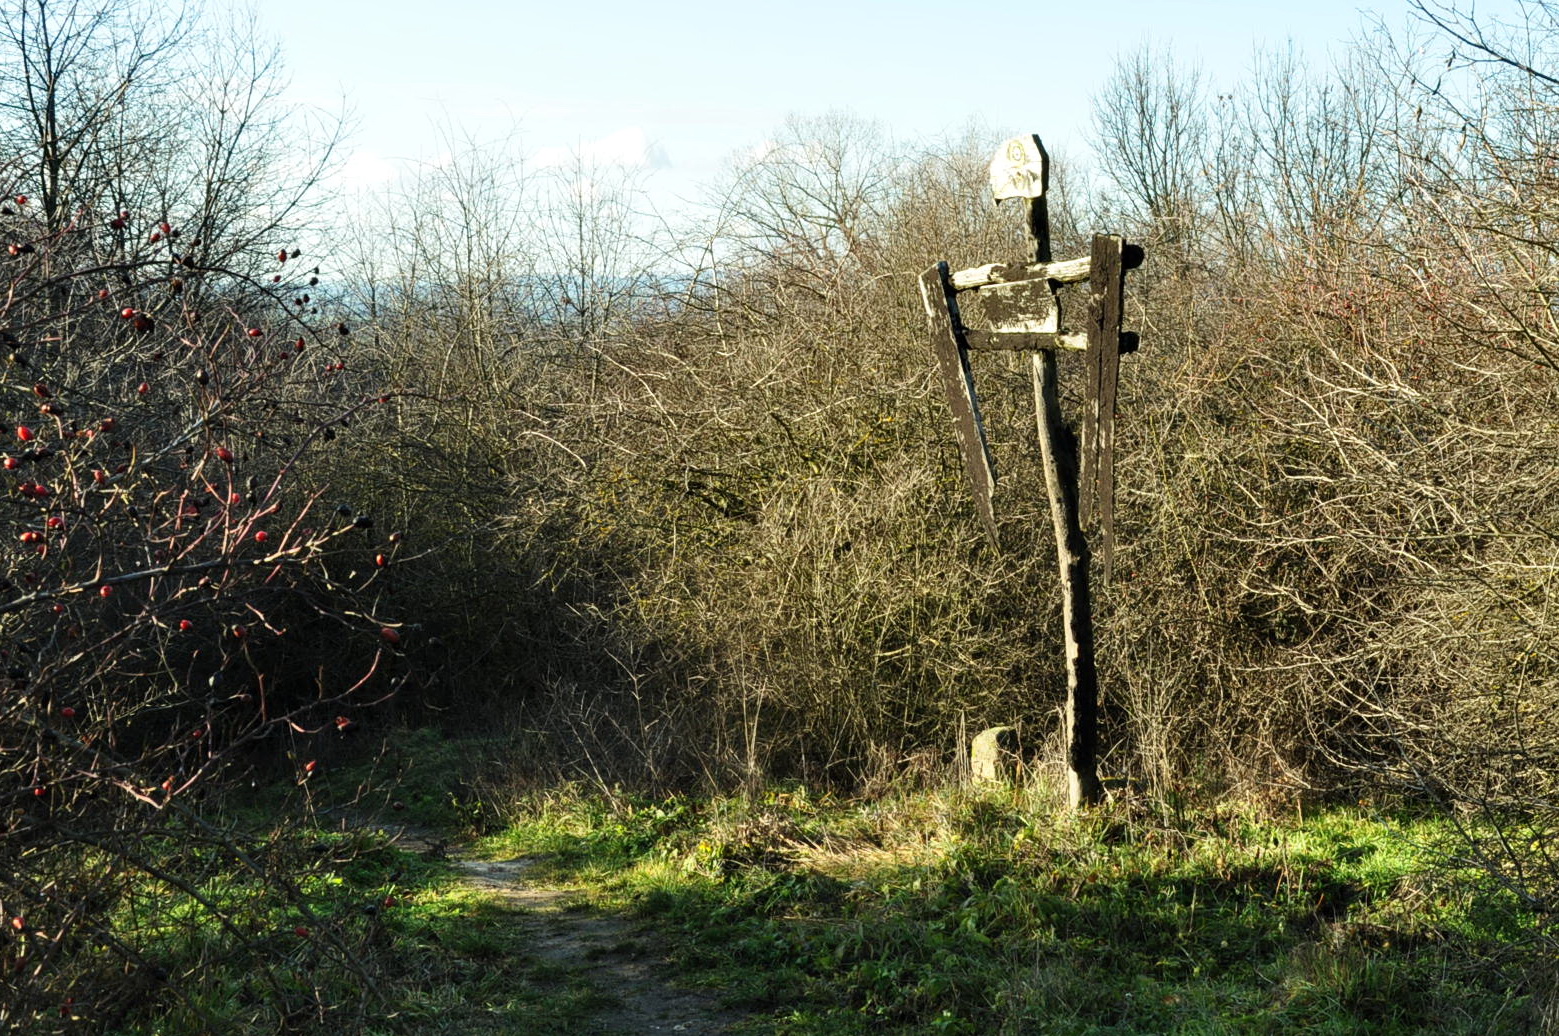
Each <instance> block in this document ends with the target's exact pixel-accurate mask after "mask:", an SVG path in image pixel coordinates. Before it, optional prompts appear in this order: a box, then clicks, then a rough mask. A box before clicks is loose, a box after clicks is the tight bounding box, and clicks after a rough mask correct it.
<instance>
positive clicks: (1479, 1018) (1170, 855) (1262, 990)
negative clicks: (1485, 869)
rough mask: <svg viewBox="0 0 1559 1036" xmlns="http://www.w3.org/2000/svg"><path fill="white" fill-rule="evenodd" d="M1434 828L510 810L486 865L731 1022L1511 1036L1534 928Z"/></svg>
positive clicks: (968, 815) (563, 801)
mask: <svg viewBox="0 0 1559 1036" xmlns="http://www.w3.org/2000/svg"><path fill="white" fill-rule="evenodd" d="M1447 834H1448V829H1447V827H1446V826H1445V825H1443V824H1442V823H1439V822H1437V821H1435V820H1433V819H1431V818H1408V817H1401V818H1391V817H1382V816H1371V815H1368V814H1365V813H1362V812H1360V811H1357V810H1341V809H1339V810H1333V811H1331V812H1326V813H1323V814H1321V815H1318V816H1312V817H1310V818H1308V819H1306V820H1304V821H1302V822H1301V821H1299V820H1297V819H1292V820H1281V819H1279V820H1274V819H1263V818H1260V817H1258V816H1256V815H1255V814H1254V813H1250V812H1241V811H1239V810H1235V809H1215V810H1210V811H1205V812H1201V813H1196V814H1193V815H1190V816H1185V817H1181V818H1180V819H1178V820H1174V819H1170V818H1166V817H1162V816H1152V815H1149V814H1148V813H1147V812H1146V811H1137V812H1133V811H1130V810H1127V809H1107V810H1104V811H1102V812H1100V813H1099V814H1097V815H1094V816H1089V817H1081V818H1074V817H1065V816H1061V815H1059V814H1058V813H1057V811H1056V810H1055V808H1054V803H1053V801H1052V800H1051V799H1050V798H1048V797H1047V796H1044V795H1039V794H1034V793H1011V792H1006V793H991V794H985V795H979V794H969V793H961V792H958V791H949V792H943V793H936V794H918V795H913V796H907V797H901V798H896V799H890V800H884V801H879V802H876V803H855V804H850V803H833V802H826V801H825V802H821V803H819V802H812V801H809V800H807V798H806V797H805V796H804V795H802V794H799V793H796V792H794V791H793V792H791V793H789V794H782V795H770V796H768V797H767V798H766V800H764V801H757V802H751V803H742V802H739V801H733V800H725V801H715V802H692V801H689V800H685V799H668V800H659V801H655V800H643V799H633V798H617V799H613V800H606V799H602V798H599V797H597V798H588V797H586V798H577V797H576V798H570V797H568V796H558V795H552V796H548V797H544V798H538V799H536V800H534V801H533V802H531V803H530V804H529V807H528V811H527V812H525V813H524V818H523V819H522V820H521V821H520V822H519V823H517V824H515V825H514V826H513V827H512V828H511V829H510V830H508V831H507V832H505V833H504V834H502V835H500V836H498V837H496V838H493V839H489V840H488V842H487V843H486V845H485V848H486V849H487V850H488V851H491V852H494V853H502V854H515V853H544V854H549V858H550V861H551V874H552V876H553V877H554V878H555V879H556V880H560V881H568V882H573V883H576V884H578V885H580V886H581V887H583V888H585V889H587V890H589V892H590V894H591V895H592V896H593V898H594V901H595V902H596V903H597V904H598V905H600V906H601V907H602V908H606V909H621V910H629V911H633V912H636V913H638V914H639V915H641V916H643V917H645V918H647V919H650V920H651V921H652V922H653V923H654V924H656V925H657V926H660V927H662V928H664V929H666V930H668V931H670V932H673V933H675V934H676V938H677V953H678V959H679V963H680V965H681V967H682V968H683V969H684V972H685V973H686V974H687V975H689V976H692V977H696V978H697V979H698V980H699V981H701V982H703V983H705V984H707V985H709V986H711V987H714V988H716V989H719V990H722V991H723V993H724V995H725V996H726V997H727V999H728V1000H730V1001H731V1002H734V1003H737V1004H740V1005H742V1006H744V1007H745V1008H746V1009H748V1010H750V1011H752V1012H753V1013H754V1014H755V1015H756V1016H757V1020H756V1021H755V1022H754V1023H753V1024H752V1031H754V1032H764V1033H775V1034H795V1036H800V1034H818V1036H822V1034H838V1033H857V1032H859V1033H867V1032H872V1033H878V1032H899V1033H982V1034H984V1033H1046V1034H1050V1033H1054V1034H1068V1036H1071V1034H1077V1036H1082V1034H1104V1033H1112V1034H1149V1033H1153V1034H1169V1033H1176V1034H1192V1033H1196V1034H1201V1033H1231V1034H1232V1033H1291V1032H1305V1033H1339V1034H1341V1033H1381V1034H1397V1033H1403V1034H1405V1033H1422V1032H1435V1033H1468V1034H1474V1033H1476V1034H1484V1033H1489V1032H1520V1031H1523V1030H1524V1027H1525V1026H1526V1025H1527V1020H1528V1018H1529V1016H1530V1013H1531V1006H1530V1005H1529V1004H1528V1003H1527V995H1526V993H1525V992H1524V988H1525V987H1524V983H1525V981H1526V978H1527V974H1526V972H1525V970H1524V967H1523V958H1522V956H1521V953H1520V946H1521V945H1522V942H1523V940H1524V939H1525V938H1526V937H1527V936H1528V935H1530V934H1531V932H1532V930H1533V926H1534V924H1535V919H1534V918H1533V917H1531V916H1529V915H1527V914H1525V913H1523V911H1522V910H1521V909H1519V907H1518V905H1517V904H1516V903H1515V902H1514V901H1513V900H1511V899H1510V898H1509V897H1506V896H1504V895H1502V894H1500V893H1499V892H1498V891H1497V890H1492V889H1489V888H1486V887H1483V886H1482V885H1481V884H1479V883H1477V882H1475V881H1471V880H1464V879H1468V877H1469V876H1467V875H1460V874H1457V873H1454V872H1447V871H1445V870H1444V869H1440V870H1436V868H1435V867H1434V866H1433V864H1434V863H1435V861H1436V860H1437V856H1436V854H1435V851H1434V849H1433V847H1434V846H1435V845H1437V844H1439V843H1441V842H1442V841H1443V840H1444V839H1445V837H1446V836H1447Z"/></svg>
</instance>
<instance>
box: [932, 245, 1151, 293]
mask: <svg viewBox="0 0 1559 1036" xmlns="http://www.w3.org/2000/svg"><path fill="white" fill-rule="evenodd" d="M1142 259H1143V251H1142V246H1141V245H1134V244H1131V243H1129V242H1128V243H1127V244H1126V245H1125V247H1124V248H1123V249H1122V251H1121V269H1123V270H1135V269H1136V268H1137V267H1139V266H1141V265H1142ZM1090 262H1091V259H1090V257H1089V256H1084V257H1083V258H1081V259H1062V260H1061V261H1060V262H1055V263H986V264H985V265H984V266H973V267H970V268H969V269H967V270H958V271H956V272H954V273H953V275H952V280H953V287H955V288H957V289H958V290H959V291H969V290H970V289H973V288H983V287H985V286H986V285H987V284H1007V283H1011V282H1013V281H1027V280H1034V279H1039V280H1047V281H1055V282H1056V283H1057V284H1077V283H1079V282H1081V281H1086V280H1087V279H1088V276H1089V272H1090V269H1091V267H1090Z"/></svg>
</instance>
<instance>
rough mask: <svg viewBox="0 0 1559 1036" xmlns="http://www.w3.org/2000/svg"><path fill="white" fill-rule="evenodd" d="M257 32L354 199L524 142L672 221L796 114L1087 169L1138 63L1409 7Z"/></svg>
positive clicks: (1144, 5)
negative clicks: (333, 136)
mask: <svg viewBox="0 0 1559 1036" xmlns="http://www.w3.org/2000/svg"><path fill="white" fill-rule="evenodd" d="M1513 2H1514V0H1502V2H1501V3H1497V4H1489V3H1484V4H1481V5H1480V7H1479V9H1480V11H1485V10H1497V9H1500V8H1504V9H1509V8H1510V6H1511V4H1512V3H1513ZM258 14H259V21H260V26H261V28H262V29H263V30H265V31H266V32H268V33H270V34H272V35H273V36H274V37H275V38H276V39H278V40H279V41H280V43H281V45H282V48H283V53H284V57H285V60H286V64H287V67H288V69H289V72H290V74H291V77H292V82H293V86H292V90H291V96H292V98H293V99H295V100H298V101H302V102H305V103H311V104H319V105H321V106H324V107H330V106H332V105H333V104H336V103H339V101H340V99H341V98H343V97H344V98H345V100H346V102H347V104H348V105H349V107H350V108H351V109H352V110H353V112H354V114H355V124H356V129H355V132H354V134H353V136H352V138H351V140H350V141H349V150H350V161H349V162H348V164H347V166H346V169H345V173H344V176H345V180H346V182H348V183H349V184H350V185H352V186H354V187H368V188H370V189H371V188H372V187H373V186H374V185H375V184H378V183H381V182H385V181H387V180H388V179H389V178H390V177H391V176H392V174H393V171H394V168H395V166H396V163H398V162H400V161H402V160H407V159H412V160H423V161H436V160H437V159H438V156H439V155H440V154H441V152H443V151H444V150H446V145H445V144H444V143H443V141H442V138H441V134H440V131H439V127H440V126H441V125H442V126H449V125H456V126H459V127H460V128H461V129H462V131H463V132H464V134H466V135H468V136H470V137H472V138H475V139H478V140H483V139H490V138H501V137H505V136H507V135H509V134H511V133H515V132H517V133H518V134H519V138H520V140H521V143H522V146H523V148H524V150H525V151H527V152H528V153H530V154H532V155H534V156H536V157H537V158H538V159H539V160H540V161H541V162H546V161H549V160H552V159H555V158H557V157H558V156H560V155H562V154H565V153H567V151H568V150H569V149H583V150H585V151H586V152H587V153H588V154H590V155H591V156H592V157H593V158H595V159H597V160H608V161H621V162H624V163H627V164H630V165H638V166H640V167H642V168H644V169H646V170H647V171H649V172H650V174H651V175H650V178H649V181H648V183H649V188H650V190H651V192H652V197H653V198H654V199H655V201H656V203H657V204H658V205H659V206H662V207H663V208H669V209H675V208H676V207H678V205H679V199H683V198H686V197H689V196H692V195H694V194H696V193H697V191H698V188H699V185H700V184H702V183H707V182H709V181H710V180H712V179H714V178H715V177H717V176H718V174H719V171H720V169H721V167H722V164H723V163H724V162H725V161H726V159H727V158H728V157H729V156H730V155H731V154H732V153H733V152H735V151H737V150H738V149H742V148H750V147H754V146H757V145H759V144H760V143H761V142H762V141H763V140H765V139H766V138H767V137H768V136H769V135H770V134H772V133H773V132H774V130H775V129H776V128H777V127H778V126H779V124H780V123H781V122H782V121H783V120H784V118H785V117H786V116H787V115H789V114H798V115H803V116H806V115H820V114H823V113H825V112H828V111H830V110H836V109H844V110H848V111H850V112H852V113H853V114H855V115H857V116H860V117H863V118H867V119H872V120H877V121H879V122H881V123H882V124H883V126H884V127H885V128H886V129H887V130H888V132H889V133H890V135H891V136H892V137H893V138H895V139H898V140H901V141H916V140H922V139H929V138H936V137H939V136H943V135H949V134H952V135H957V134H960V133H961V132H962V131H963V130H964V129H966V128H967V127H969V126H970V125H971V124H976V123H983V124H984V126H985V127H987V128H988V129H989V130H991V131H992V132H993V133H997V134H1000V135H1001V136H1011V135H1016V134H1019V133H1026V132H1037V133H1039V134H1040V135H1041V136H1042V137H1043V138H1044V139H1045V141H1046V143H1047V145H1049V146H1050V148H1051V149H1052V150H1053V151H1059V152H1060V153H1062V154H1066V153H1068V152H1071V153H1078V152H1081V151H1082V149H1083V145H1084V139H1085V138H1084V134H1085V133H1086V132H1087V125H1088V99H1089V96H1090V94H1091V93H1092V92H1093V91H1094V90H1095V89H1096V88H1097V87H1098V86H1099V84H1100V83H1101V82H1102V81H1103V79H1104V78H1105V76H1106V75H1107V74H1108V72H1109V69H1110V66H1111V62H1112V60H1113V58H1114V57H1115V55H1116V54H1118V53H1120V52H1122V51H1129V50H1133V49H1135V48H1136V47H1137V46H1139V45H1141V44H1143V43H1145V42H1146V43H1149V44H1152V45H1155V46H1157V45H1165V46H1169V47H1171V48H1172V49H1173V51H1174V52H1175V53H1176V54H1177V55H1178V56H1179V57H1180V58H1182V59H1183V60H1184V61H1186V62H1188V63H1192V62H1194V63H1199V64H1200V65H1201V67H1202V68H1203V71H1204V72H1205V73H1206V74H1207V75H1208V76H1209V78H1210V79H1211V80H1212V81H1213V83H1214V84H1215V85H1221V86H1225V87H1227V86H1231V85H1233V84H1234V83H1235V82H1236V81H1237V80H1238V78H1239V77H1240V76H1241V75H1243V74H1244V73H1245V71H1246V70H1247V69H1248V68H1249V67H1250V63H1251V58H1252V55H1253V53H1254V51H1255V49H1256V48H1257V47H1259V46H1282V45H1284V44H1286V43H1287V42H1289V41H1292V42H1293V43H1294V44H1295V45H1297V46H1298V47H1300V48H1302V50H1303V51H1304V53H1305V54H1306V56H1307V57H1308V58H1309V59H1310V60H1311V61H1312V62H1315V63H1324V62H1326V61H1327V59H1328V54H1329V53H1331V52H1337V51H1340V49H1341V48H1342V47H1344V46H1345V45H1346V43H1347V41H1349V40H1350V39H1351V38H1353V37H1355V36H1357V35H1359V34H1361V33H1364V32H1366V31H1367V30H1368V27H1369V25H1370V24H1371V23H1372V21H1373V20H1381V21H1384V22H1385V23H1386V24H1388V25H1390V26H1392V27H1394V28H1400V27H1401V26H1402V25H1404V24H1405V23H1406V22H1407V20H1408V19H1407V16H1408V12H1407V6H1406V3H1405V0H1390V2H1379V3H1375V4H1360V3H1358V2H1356V0H1302V2H1293V3H1291V2H1283V3H1263V2H1249V0H1246V2H1235V0H1156V2H1149V0H1092V2H1089V0H1066V2H1060V0H1027V2H1023V3H1011V2H1005V3H1004V2H999V0H993V2H988V3H960V2H954V0H943V2H941V3H931V2H924V0H908V2H906V0H901V2H897V3H880V2H872V0H833V2H823V0H788V2H786V3H782V4H769V3H743V2H740V0H736V2H730V3H714V2H702V0H701V2H676V0H664V2H661V3H655V2H652V0H643V2H638V3H627V2H619V0H593V2H572V3H571V2H568V0H551V2H546V3H540V2H535V0H520V2H518V3H497V2H484V0H438V2H432V3H430V2H428V0H422V2H419V3H415V4H414V3H409V2H406V0H330V2H325V3H321V2H320V0H263V3H262V4H261V6H260V7H259V9H258Z"/></svg>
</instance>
